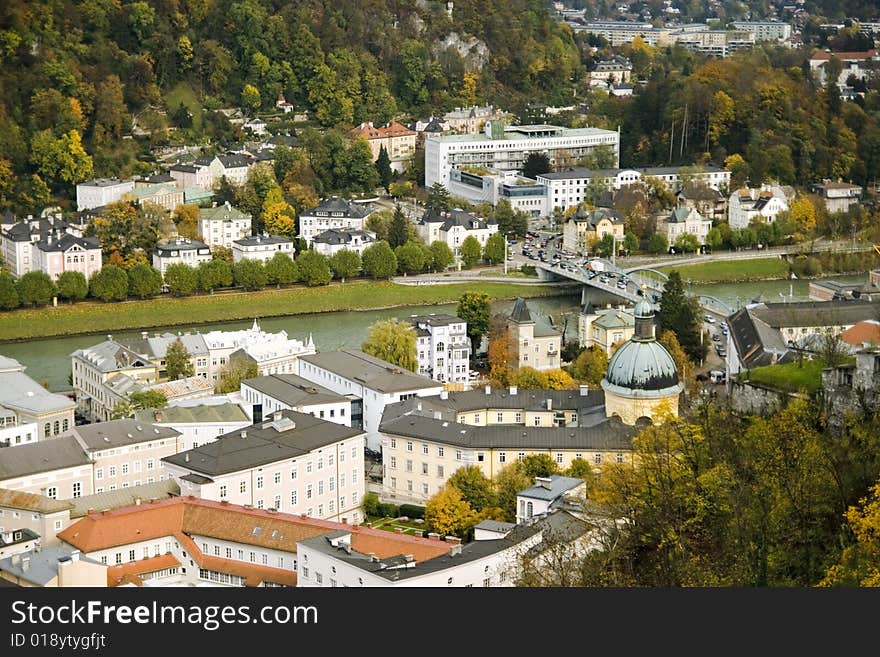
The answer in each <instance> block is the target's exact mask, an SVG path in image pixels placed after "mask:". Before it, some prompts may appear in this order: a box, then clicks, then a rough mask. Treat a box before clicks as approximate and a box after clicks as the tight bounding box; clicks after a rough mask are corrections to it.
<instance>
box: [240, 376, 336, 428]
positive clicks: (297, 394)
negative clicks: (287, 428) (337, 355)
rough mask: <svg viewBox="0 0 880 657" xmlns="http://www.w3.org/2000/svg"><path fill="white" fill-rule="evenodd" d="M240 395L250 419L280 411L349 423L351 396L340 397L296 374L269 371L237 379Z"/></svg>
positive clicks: (257, 419)
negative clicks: (271, 372)
mask: <svg viewBox="0 0 880 657" xmlns="http://www.w3.org/2000/svg"><path fill="white" fill-rule="evenodd" d="M241 396H242V398H243V401H244V402H245V403H246V404H247V406H248V408H249V409H250V416H251V417H252V418H253V419H254V422H259V421H261V420H262V419H263V417H265V416H268V415H269V414H270V413H274V412H276V411H283V410H291V411H297V412H299V413H306V414H308V415H313V416H315V417H317V418H320V419H322V420H327V421H328V422H335V423H336V424H341V425H343V426H346V427H349V426H351V402H352V398H351V396H343V395H340V394H338V393H335V392H333V391H332V390H328V389H327V388H325V387H323V386H319V385H317V384H315V383H313V382H311V381H308V380H307V379H304V378H302V377H301V376H298V375H296V374H269V375H267V376H260V377H257V378H255V379H245V380H244V381H242V382H241Z"/></svg>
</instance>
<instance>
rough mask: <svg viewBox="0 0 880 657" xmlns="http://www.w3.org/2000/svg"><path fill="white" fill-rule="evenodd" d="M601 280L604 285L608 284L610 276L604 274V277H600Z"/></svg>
mask: <svg viewBox="0 0 880 657" xmlns="http://www.w3.org/2000/svg"><path fill="white" fill-rule="evenodd" d="M599 282H600V283H603V284H604V285H608V278H607V277H606V276H602V277H601V278H600V279H599Z"/></svg>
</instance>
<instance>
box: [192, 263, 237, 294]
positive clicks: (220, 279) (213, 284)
mask: <svg viewBox="0 0 880 657" xmlns="http://www.w3.org/2000/svg"><path fill="white" fill-rule="evenodd" d="M231 285H232V267H230V266H229V263H228V262H226V261H225V260H223V259H221V258H214V259H212V260H209V261H208V262H203V263H201V264H200V265H199V289H200V290H202V291H203V292H213V291H214V290H216V289H217V288H218V287H229V286H231Z"/></svg>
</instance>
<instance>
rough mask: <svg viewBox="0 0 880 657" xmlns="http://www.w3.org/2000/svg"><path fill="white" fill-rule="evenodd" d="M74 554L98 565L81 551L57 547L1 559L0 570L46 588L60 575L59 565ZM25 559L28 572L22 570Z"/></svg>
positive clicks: (67, 547) (68, 547)
mask: <svg viewBox="0 0 880 657" xmlns="http://www.w3.org/2000/svg"><path fill="white" fill-rule="evenodd" d="M74 553H77V554H78V555H79V556H78V558H79V559H80V560H81V561H87V562H89V563H94V564H98V562H97V561H95V560H94V559H89V558H88V557H84V556H83V555H82V554H79V550H77V549H76V548H74V547H72V546H70V545H57V546H54V547H44V548H40V551H39V552H37V551H36V550H31V551H30V552H27V553H24V554H14V555H12V556H11V557H6V558H5V559H0V570H2V571H3V572H5V573H9V574H10V575H12V576H14V577H16V578H18V579H22V580H24V581H26V582H30V583H31V584H36V585H37V586H45V585H46V584H47V583H49V582H50V581H52V580H53V579H54V578H55V577H56V576H57V575H58V563H59V562H65V561H69V560H70V557H71V555H72V554H74ZM23 557H27V558H28V569H27V570H24V569H23V568H22V558H23ZM99 565H100V564H99Z"/></svg>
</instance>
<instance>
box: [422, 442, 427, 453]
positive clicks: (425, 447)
mask: <svg viewBox="0 0 880 657" xmlns="http://www.w3.org/2000/svg"><path fill="white" fill-rule="evenodd" d="M422 454H425V455H427V454H428V443H422Z"/></svg>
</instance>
